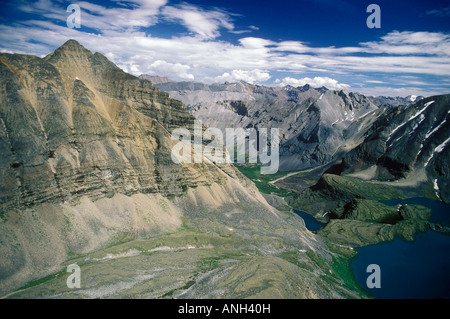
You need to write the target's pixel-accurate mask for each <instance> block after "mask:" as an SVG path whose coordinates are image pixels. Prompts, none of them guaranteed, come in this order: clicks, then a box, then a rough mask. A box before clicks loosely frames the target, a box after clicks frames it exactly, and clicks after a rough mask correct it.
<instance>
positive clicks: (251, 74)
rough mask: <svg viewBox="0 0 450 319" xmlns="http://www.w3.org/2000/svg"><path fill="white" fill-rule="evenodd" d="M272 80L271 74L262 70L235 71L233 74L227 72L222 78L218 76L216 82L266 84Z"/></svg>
mask: <svg viewBox="0 0 450 319" xmlns="http://www.w3.org/2000/svg"><path fill="white" fill-rule="evenodd" d="M269 79H270V74H269V72H265V71H261V70H250V71H244V70H233V71H231V73H228V72H225V73H224V74H222V75H221V76H217V77H216V78H215V79H214V80H215V81H216V82H220V83H222V82H227V81H228V82H238V81H245V82H248V83H252V84H253V83H255V82H264V81H267V80H269Z"/></svg>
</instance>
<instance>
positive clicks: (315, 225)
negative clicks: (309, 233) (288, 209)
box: [294, 209, 325, 230]
mask: <svg viewBox="0 0 450 319" xmlns="http://www.w3.org/2000/svg"><path fill="white" fill-rule="evenodd" d="M294 212H295V213H296V214H297V215H299V216H300V217H301V218H303V220H304V221H305V226H306V228H308V229H309V230H319V229H320V228H322V227H323V226H325V224H323V223H320V222H318V221H317V220H316V219H315V218H314V217H313V216H311V215H310V214H308V213H305V212H302V211H301V210H297V209H294Z"/></svg>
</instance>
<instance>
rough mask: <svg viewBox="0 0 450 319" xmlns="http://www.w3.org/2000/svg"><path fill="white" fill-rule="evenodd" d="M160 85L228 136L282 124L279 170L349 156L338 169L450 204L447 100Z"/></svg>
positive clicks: (291, 89)
mask: <svg viewBox="0 0 450 319" xmlns="http://www.w3.org/2000/svg"><path fill="white" fill-rule="evenodd" d="M148 79H149V80H150V81H151V80H152V78H151V77H148ZM155 86H157V87H159V88H160V89H161V90H163V91H166V92H168V93H169V95H170V96H171V97H172V98H175V99H178V100H181V101H182V102H183V103H185V104H186V105H187V106H188V109H189V111H190V113H191V114H192V115H193V116H194V117H196V118H198V119H201V120H202V121H203V122H204V124H205V125H206V126H212V127H218V128H220V129H222V130H223V131H224V129H225V128H226V127H241V128H249V127H254V128H263V127H267V128H269V127H278V128H279V129H280V134H281V140H280V157H281V158H280V169H281V170H284V171H290V170H298V169H306V168H311V167H316V166H319V165H325V164H329V163H332V162H333V161H339V160H341V159H343V162H342V164H340V165H341V168H340V170H341V171H343V172H345V173H356V172H357V171H361V170H366V171H364V173H361V174H360V175H359V176H365V177H367V176H370V178H371V179H383V180H398V179H404V178H407V177H411V176H414V178H415V179H416V180H415V181H416V182H417V183H416V184H420V182H422V183H425V184H427V185H432V186H431V187H432V189H433V192H435V194H436V197H438V198H440V199H443V200H445V201H447V202H449V201H450V193H449V191H448V189H449V187H448V186H449V178H448V176H449V174H448V173H449V167H448V164H447V163H448V162H449V161H448V159H449V150H450V148H449V146H450V142H449V137H450V127H449V125H450V124H449V121H448V116H449V115H448V113H449V112H450V111H449V110H450V102H449V96H448V95H443V96H434V97H428V98H424V97H423V96H408V97H404V98H401V97H395V98H393V97H366V96H364V95H361V94H357V93H348V92H346V91H343V90H339V91H333V90H328V89H327V88H324V87H322V88H313V87H311V86H309V85H305V86H303V87H297V88H295V87H292V86H285V87H265V86H260V85H253V84H249V83H245V82H242V81H241V82H238V83H224V84H212V85H207V84H203V83H197V82H169V81H167V82H165V83H159V84H155ZM338 170H339V169H338ZM367 174H368V175H367ZM414 178H412V177H411V179H414Z"/></svg>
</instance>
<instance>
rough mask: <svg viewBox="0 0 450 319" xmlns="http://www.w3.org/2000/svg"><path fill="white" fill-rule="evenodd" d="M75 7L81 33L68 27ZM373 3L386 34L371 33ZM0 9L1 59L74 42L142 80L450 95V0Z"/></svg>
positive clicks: (120, 1)
mask: <svg viewBox="0 0 450 319" xmlns="http://www.w3.org/2000/svg"><path fill="white" fill-rule="evenodd" d="M71 3H73V4H78V5H79V6H80V9H81V13H80V17H81V21H80V22H81V28H79V29H76V28H75V29H71V28H69V27H68V26H67V22H66V20H67V18H68V17H69V15H70V14H71V13H70V12H66V8H67V6H68V5H69V4H71ZM372 3H374V4H377V5H379V7H380V9H381V16H380V18H381V28H373V29H370V28H368V27H367V25H366V19H367V17H368V16H369V15H370V14H371V13H367V12H366V8H367V6H368V5H369V4H372ZM0 9H1V10H0V12H1V13H0V51H3V52H15V53H25V54H35V55H38V56H45V55H46V54H48V53H50V52H51V51H53V50H54V49H56V48H57V47H58V46H60V45H62V44H63V43H64V42H65V41H66V40H68V39H71V38H72V39H76V40H78V41H79V42H80V43H81V44H83V45H84V46H85V47H86V48H88V49H89V50H91V51H93V52H95V51H97V52H101V53H103V54H104V55H106V56H107V57H108V58H109V59H110V60H112V61H113V62H114V63H116V64H117V65H118V66H119V67H121V68H122V69H124V70H125V71H127V72H129V73H132V74H134V75H139V74H142V73H146V74H153V75H160V76H167V77H169V78H171V79H174V80H194V81H201V82H208V83H211V82H224V81H231V82H232V81H239V80H244V81H247V82H251V83H257V84H263V85H277V86H283V85H287V84H290V85H294V86H299V85H304V84H306V83H309V84H311V85H313V86H322V85H324V86H326V87H328V88H330V89H345V90H347V91H356V92H361V93H364V94H367V95H390V96H406V95H409V94H414V95H425V96H429V95H433V94H443V93H450V76H449V75H450V0H447V1H414V0H410V1H404V0H395V1H393V0H390V1H385V0H369V1H365V0H359V1H350V0H279V1H273V0H272V1H268V0H259V1H253V0H252V1H249V0H239V1H238V0H192V1H191V0H187V1H178V0H116V1H65V0H39V1H32V0H20V1H9V2H2V3H1V4H0Z"/></svg>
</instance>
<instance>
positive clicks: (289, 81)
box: [278, 76, 350, 90]
mask: <svg viewBox="0 0 450 319" xmlns="http://www.w3.org/2000/svg"><path fill="white" fill-rule="evenodd" d="M278 83H279V85H280V86H286V85H291V86H294V87H299V86H304V85H305V84H309V85H311V86H312V87H314V88H319V87H322V86H325V87H326V88H327V89H330V90H343V89H348V88H349V87H350V85H348V84H344V83H339V82H338V81H337V80H335V79H331V78H329V77H320V76H316V77H314V78H308V77H305V78H302V79H295V78H291V77H285V78H284V79H282V80H279V81H278Z"/></svg>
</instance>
